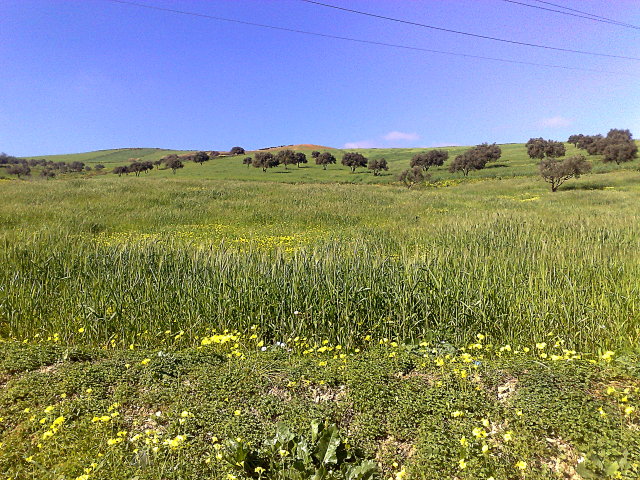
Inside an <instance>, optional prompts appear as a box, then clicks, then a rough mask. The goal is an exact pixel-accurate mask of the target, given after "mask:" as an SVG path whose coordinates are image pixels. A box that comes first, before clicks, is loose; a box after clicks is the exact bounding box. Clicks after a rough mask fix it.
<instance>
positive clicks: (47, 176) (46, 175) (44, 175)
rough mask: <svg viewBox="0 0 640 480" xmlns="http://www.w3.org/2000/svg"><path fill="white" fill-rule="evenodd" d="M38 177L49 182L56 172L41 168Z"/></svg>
mask: <svg viewBox="0 0 640 480" xmlns="http://www.w3.org/2000/svg"><path fill="white" fill-rule="evenodd" d="M40 176H41V177H42V178H45V179H47V180H49V179H50V178H53V177H55V176H56V172H55V171H54V170H52V169H50V168H43V169H42V170H41V171H40Z"/></svg>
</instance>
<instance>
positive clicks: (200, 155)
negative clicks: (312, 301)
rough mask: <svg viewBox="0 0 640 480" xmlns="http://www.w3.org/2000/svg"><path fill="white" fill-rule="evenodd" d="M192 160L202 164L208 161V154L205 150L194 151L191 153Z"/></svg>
mask: <svg viewBox="0 0 640 480" xmlns="http://www.w3.org/2000/svg"><path fill="white" fill-rule="evenodd" d="M193 161H194V162H195V163H199V164H200V165H202V164H203V163H204V162H208V161H209V155H207V152H196V153H194V154H193Z"/></svg>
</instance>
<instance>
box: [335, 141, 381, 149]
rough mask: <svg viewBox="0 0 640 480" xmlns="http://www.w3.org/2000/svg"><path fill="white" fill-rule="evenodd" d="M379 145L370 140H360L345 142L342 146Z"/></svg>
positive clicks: (366, 146)
mask: <svg viewBox="0 0 640 480" xmlns="http://www.w3.org/2000/svg"><path fill="white" fill-rule="evenodd" d="M379 146H380V145H378V144H377V143H376V142H373V141H371V140H361V141H359V142H347V143H345V144H344V147H342V148H378V147H379Z"/></svg>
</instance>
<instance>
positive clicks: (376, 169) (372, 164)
mask: <svg viewBox="0 0 640 480" xmlns="http://www.w3.org/2000/svg"><path fill="white" fill-rule="evenodd" d="M367 168H368V169H369V170H371V171H373V175H374V176H376V177H377V176H379V175H380V173H381V172H382V170H385V171H387V170H389V167H388V166H387V160H386V159H384V158H372V159H371V160H369V163H368V164H367Z"/></svg>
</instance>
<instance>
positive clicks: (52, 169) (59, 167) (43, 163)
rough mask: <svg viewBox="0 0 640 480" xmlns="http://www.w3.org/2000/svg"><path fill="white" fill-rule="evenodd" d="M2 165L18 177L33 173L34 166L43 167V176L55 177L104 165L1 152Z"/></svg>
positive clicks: (99, 168) (0, 161)
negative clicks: (26, 156)
mask: <svg viewBox="0 0 640 480" xmlns="http://www.w3.org/2000/svg"><path fill="white" fill-rule="evenodd" d="M0 167H5V168H6V172H7V173H8V174H10V175H16V176H17V177H18V178H22V177H28V176H30V175H31V169H32V168H34V167H42V170H40V176H41V177H43V178H47V179H49V178H53V177H55V176H56V175H58V174H63V173H71V172H89V171H91V170H97V171H101V170H103V169H104V165H102V164H101V163H99V164H97V165H95V166H94V167H93V168H92V167H91V166H89V165H85V164H84V162H79V161H74V162H54V161H53V160H46V159H44V158H42V159H35V158H31V159H24V158H17V157H14V156H11V155H7V154H6V153H0Z"/></svg>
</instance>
